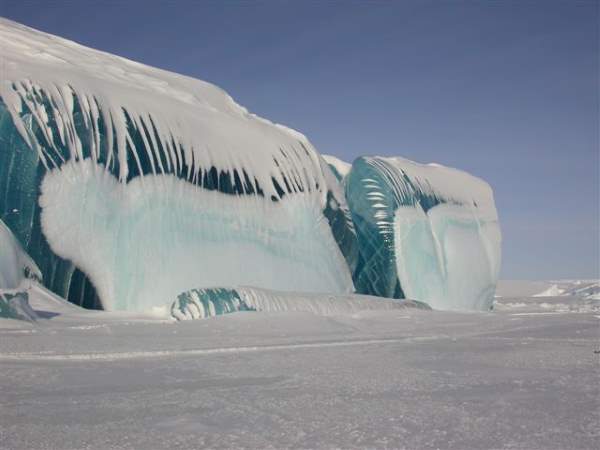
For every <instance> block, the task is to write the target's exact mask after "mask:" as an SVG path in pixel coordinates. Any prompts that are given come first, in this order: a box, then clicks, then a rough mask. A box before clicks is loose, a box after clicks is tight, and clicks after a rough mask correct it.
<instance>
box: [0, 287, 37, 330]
mask: <svg viewBox="0 0 600 450" xmlns="http://www.w3.org/2000/svg"><path fill="white" fill-rule="evenodd" d="M0 318H3V319H17V320H25V321H28V322H33V321H35V320H37V314H36V313H35V311H34V310H33V308H31V306H30V305H29V301H28V295H27V292H25V291H9V290H0Z"/></svg>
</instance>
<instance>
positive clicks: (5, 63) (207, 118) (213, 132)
mask: <svg viewBox="0 0 600 450" xmlns="http://www.w3.org/2000/svg"><path fill="white" fill-rule="evenodd" d="M0 40H1V41H2V46H0V57H1V58H2V80H1V82H0V97H1V98H2V101H3V102H4V104H5V105H6V107H7V108H8V110H9V111H10V113H11V115H12V118H13V120H14V123H15V126H16V127H17V128H18V130H19V132H20V133H21V135H22V136H23V138H24V139H25V140H26V142H27V143H28V144H29V145H30V146H31V147H33V148H35V149H37V151H38V152H39V153H40V159H41V161H42V162H43V164H45V165H46V167H47V168H50V169H51V168H53V167H56V166H59V165H61V164H62V162H63V161H61V159H66V158H64V156H62V155H61V154H60V152H59V151H58V150H57V149H58V148H60V147H67V148H68V151H69V153H70V155H69V157H70V158H69V159H83V158H84V157H87V156H88V155H85V154H84V147H85V146H86V144H89V146H90V147H91V151H90V152H89V153H90V155H89V156H91V157H92V158H93V159H96V160H98V161H99V160H100V153H101V152H105V153H106V155H105V158H104V161H103V162H104V163H105V165H106V166H108V167H109V168H114V169H115V170H117V169H118V174H117V175H118V178H119V180H120V181H125V180H127V177H128V174H129V172H130V171H132V169H135V172H136V173H140V174H143V173H144V170H142V168H141V167H137V168H133V167H132V165H138V166H139V165H140V160H142V159H144V160H149V161H150V162H151V166H152V167H151V170H152V172H154V173H158V174H160V173H175V174H176V175H178V176H179V177H181V178H187V179H188V180H190V181H197V177H198V173H195V172H197V171H198V169H200V168H204V169H208V168H210V167H217V168H218V169H220V170H230V171H231V172H233V170H234V169H238V170H239V171H240V174H241V171H242V170H244V171H246V172H247V173H252V177H253V178H255V179H256V180H257V181H258V183H259V184H260V187H261V189H262V190H263V191H264V193H265V196H266V197H267V198H269V197H271V196H275V197H277V196H278V195H279V194H280V192H278V189H277V188H276V187H275V186H274V183H273V180H276V181H277V182H278V184H279V185H280V186H285V185H286V184H287V183H286V179H287V180H288V182H289V183H290V184H292V186H291V187H290V189H292V190H294V191H298V192H310V191H313V192H314V191H319V192H320V193H321V195H322V196H324V195H326V194H325V192H324V191H325V189H322V187H323V186H324V185H326V184H325V180H324V178H323V173H322V172H323V170H322V166H321V160H320V157H319V155H318V153H317V152H316V150H315V149H314V148H313V146H312V145H311V144H310V142H309V141H308V140H307V139H306V137H305V136H304V135H302V134H301V133H299V132H297V131H294V130H291V129H289V128H287V127H285V126H283V125H278V124H274V123H272V122H269V121H268V120H265V119H262V118H260V117H258V116H256V115H255V114H251V113H249V112H248V111H247V110H246V109H245V108H243V107H242V106H240V105H238V104H237V103H236V102H235V101H234V100H233V99H232V98H231V97H230V96H229V95H228V94H227V93H226V92H224V91H223V90H222V89H220V88H218V87H217V86H214V85H212V84H210V83H207V82H204V81H201V80H197V79H193V78H190V77H187V76H184V75H179V74H175V73H171V72H168V71H165V70H161V69H157V68H153V67H149V66H146V65H144V64H140V63H137V62H134V61H130V60H127V59H125V58H121V57H119V56H115V55H111V54H108V53H105V52H101V51H97V50H93V49H90V48H87V47H84V46H82V45H79V44H76V43H74V42H71V41H68V40H66V39H62V38H60V37H57V36H53V35H50V34H46V33H43V32H40V31H37V30H34V29H31V28H29V27H26V26H24V25H20V24H17V23H15V22H12V21H9V20H6V19H2V18H0ZM24 109H27V110H28V111H29V112H31V114H32V117H33V121H34V122H35V124H36V125H37V126H38V127H39V128H40V130H41V133H42V135H43V136H42V140H43V141H44V142H43V144H44V145H41V144H42V143H40V142H37V140H38V139H36V136H34V135H33V133H32V131H31V129H30V127H27V126H26V124H24V123H23V120H22V117H21V114H22V113H23V110H24ZM75 110H77V111H78V112H79V111H80V112H81V116H82V119H83V121H84V125H85V126H86V127H87V128H89V130H90V131H91V136H90V142H89V143H85V142H82V141H81V136H80V135H79V134H78V133H77V131H76V129H75V128H76V125H75V124H74V112H75ZM101 127H103V129H101ZM54 130H56V131H57V132H56V131H54ZM133 132H139V133H140V134H141V137H142V139H143V140H144V141H145V142H144V144H145V145H144V146H145V150H144V151H145V152H148V153H149V154H148V155H138V154H135V150H132V149H134V147H135V146H134V145H133V136H132V134H133ZM100 134H105V135H106V139H105V141H106V147H107V148H101V147H102V146H101V142H100V141H101V137H100ZM52 149H54V150H55V151H52ZM132 151H133V153H134V154H133V155H128V153H130V152H132ZM159 153H160V154H159ZM307 169H309V170H307ZM284 178H285V179H284Z"/></svg>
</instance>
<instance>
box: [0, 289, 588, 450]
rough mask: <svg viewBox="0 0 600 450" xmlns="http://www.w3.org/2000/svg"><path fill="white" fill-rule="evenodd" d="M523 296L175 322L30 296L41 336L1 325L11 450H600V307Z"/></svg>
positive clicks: (4, 427)
mask: <svg viewBox="0 0 600 450" xmlns="http://www.w3.org/2000/svg"><path fill="white" fill-rule="evenodd" d="M501 286H502V284H501ZM543 289H547V288H546V287H545V286H542V289H540V291H542V290H543ZM516 294H518V293H516V292H515V289H514V287H513V290H512V292H511V295H512V297H498V298H497V299H496V307H495V311H494V312H490V313H456V312H440V311H427V310H421V309H416V308H406V309H403V310H402V309H400V310H392V311H389V310H388V311H368V312H358V313H356V312H355V313H352V314H340V315H333V316H317V315H313V314H310V313H301V312H287V313H277V314H276V313H271V314H267V313H256V312H240V313H233V314H229V315H224V316H219V317H217V318H212V319H206V320H194V321H187V322H173V321H165V320H159V319H156V318H153V317H144V316H139V315H137V316H136V315H133V314H127V313H107V312H100V311H84V310H81V309H79V308H77V307H75V306H73V305H70V304H68V303H65V302H63V301H62V300H60V299H58V298H57V297H55V296H53V295H50V294H47V293H45V292H44V291H43V290H42V289H39V288H33V289H31V290H30V302H31V305H32V306H33V308H34V309H35V310H36V311H38V315H39V316H40V318H39V319H38V320H37V322H35V323H28V322H24V321H17V320H11V319H1V320H0V366H1V367H2V371H1V373H2V377H1V378H0V387H1V390H2V395H1V396H0V424H1V426H0V447H1V448H3V449H4V448H5V449H22V448H27V449H75V448H77V449H79V448H94V449H106V448H118V449H127V448H137V449H140V448H144V449H153V448H182V449H195V448H202V447H206V448H406V449H421V448H455V449H459V448H460V449H487V448H520V449H592V448H598V443H599V442H600V441H599V439H600V435H599V433H600V427H599V426H598V424H599V423H600V422H599V421H600V392H599V383H598V381H599V375H600V372H599V358H600V355H598V354H597V353H595V352H596V351H598V350H600V339H599V338H600V306H599V302H598V300H595V299H593V298H592V299H586V298H581V297H578V296H575V295H574V296H571V297H552V298H550V297H533V296H528V297H519V296H518V295H516ZM529 295H532V294H529ZM565 304H569V305H571V306H572V308H571V309H565V308H564V306H561V305H565ZM557 305H558V306H557Z"/></svg>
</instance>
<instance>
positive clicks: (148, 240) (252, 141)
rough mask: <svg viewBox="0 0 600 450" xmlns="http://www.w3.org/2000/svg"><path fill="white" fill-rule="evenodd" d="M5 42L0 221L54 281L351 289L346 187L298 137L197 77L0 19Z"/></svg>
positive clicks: (101, 295)
mask: <svg viewBox="0 0 600 450" xmlns="http://www.w3.org/2000/svg"><path fill="white" fill-rule="evenodd" d="M0 39H1V40H2V42H3V45H2V46H1V47H0V57H1V58H2V61H3V77H2V80H0V99H1V103H0V127H1V128H0V133H1V137H2V140H1V141H0V145H2V149H1V150H2V151H0V189H1V190H2V191H1V192H0V217H3V218H4V220H5V221H6V223H7V225H8V227H10V228H11V229H12V230H13V232H14V234H15V236H16V237H17V239H18V240H19V241H20V242H21V244H22V245H23V246H24V247H25V248H26V249H27V250H28V252H29V253H30V254H31V255H32V257H33V258H34V259H35V261H36V262H37V263H38V265H39V266H40V269H41V270H42V272H43V274H44V282H45V283H46V285H47V286H48V287H49V288H51V289H52V290H53V291H55V292H57V293H58V294H60V295H63V296H65V297H68V298H69V299H70V300H72V301H74V302H75V303H78V304H83V305H85V306H97V305H98V304H102V305H103V306H104V307H106V308H109V309H113V308H114V309H144V308H146V307H149V306H153V305H155V304H157V303H160V304H164V303H165V302H166V301H168V300H169V299H171V298H173V297H174V296H175V295H177V294H178V293H179V292H182V291H184V290H186V289H191V288H195V287H198V286H200V287H201V286H206V285H208V286H213V285H221V284H223V285H237V284H239V283H245V284H252V285H259V286H264V287H269V288H276V289H297V288H299V287H302V288H303V289H305V290H311V289H313V290H314V289H320V290H323V289H324V290H327V291H333V292H349V291H352V290H353V285H352V279H351V274H350V272H351V268H352V267H354V266H355V264H356V259H357V248H356V235H355V231H354V228H353V224H352V220H351V218H350V214H349V211H348V208H347V205H346V202H345V198H344V194H343V191H342V189H341V188H340V185H339V183H338V182H337V180H336V178H335V176H334V175H333V174H332V173H331V170H330V169H329V166H328V165H327V164H326V163H325V162H324V161H323V159H322V158H321V157H320V155H319V154H318V152H317V151H316V150H315V149H314V148H313V147H312V145H311V144H310V142H308V140H307V139H306V138H305V137H304V136H303V135H301V134H300V133H298V132H295V131H294V130H291V129H289V128H286V127H284V126H281V125H277V124H274V123H271V122H269V121H267V120H264V119H261V118H259V117H257V116H255V115H253V114H251V113H249V112H248V111H247V110H246V109H244V108H243V107H241V106H239V105H238V104H236V103H235V102H234V101H233V100H232V99H231V97H229V96H228V95H227V94H226V93H225V92H223V91H222V90H221V89H219V88H217V87H216V86H213V85H211V84H209V83H205V82H202V81H200V80H195V79H191V78H188V77H185V76H181V75H177V74H173V73H169V72H166V71H162V70H159V69H154V68H151V67H148V66H144V65H142V64H138V63H135V62H132V61H128V60H125V59H123V58H119V57H117V56H113V55H109V54H106V53H103V52H99V51H95V50H92V49H89V48H85V47H83V46H80V45H78V44H75V43H73V42H70V41H67V40H64V39H61V38H58V37H55V36H51V35H48V34H45V33H41V32H38V31H36V30H32V29H30V28H27V27H24V26H22V25H19V24H15V23H14V22H10V21H8V20H4V19H0ZM40 193H41V194H42V195H41V197H40ZM150 286H151V287H150Z"/></svg>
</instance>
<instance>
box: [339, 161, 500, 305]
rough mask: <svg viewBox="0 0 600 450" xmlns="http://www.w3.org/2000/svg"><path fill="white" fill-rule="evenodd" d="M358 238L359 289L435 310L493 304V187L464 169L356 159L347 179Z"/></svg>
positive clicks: (496, 239) (496, 241)
mask: <svg viewBox="0 0 600 450" xmlns="http://www.w3.org/2000/svg"><path fill="white" fill-rule="evenodd" d="M344 183H345V185H346V198H347V201H348V204H349V206H350V210H351V211H352V219H353V221H354V224H355V226H356V230H357V234H358V243H359V254H360V257H359V262H358V267H357V269H356V271H355V273H354V282H355V286H356V288H357V290H358V291H359V292H361V293H366V294H371V295H378V296H382V297H392V298H404V297H406V298H411V299H415V300H422V301H426V302H427V303H429V304H430V305H431V306H432V307H433V308H438V309H477V310H487V309H490V308H491V307H492V303H493V299H494V291H495V288H496V281H497V278H498V272H499V269H500V228H499V225H498V216H497V213H496V208H495V205H494V199H493V195H492V190H491V189H490V187H489V186H488V185H487V183H485V182H484V181H482V180H480V179H478V178H475V177H473V176H471V175H469V174H467V173H465V172H461V171H459V170H456V169H450V168H447V167H443V166H440V165H436V164H430V165H422V164H418V163H415V162H412V161H409V160H406V159H403V158H381V157H361V158H358V159H356V160H355V161H354V163H353V164H352V169H351V170H350V171H349V173H348V175H347V176H346V177H345V178H344Z"/></svg>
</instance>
